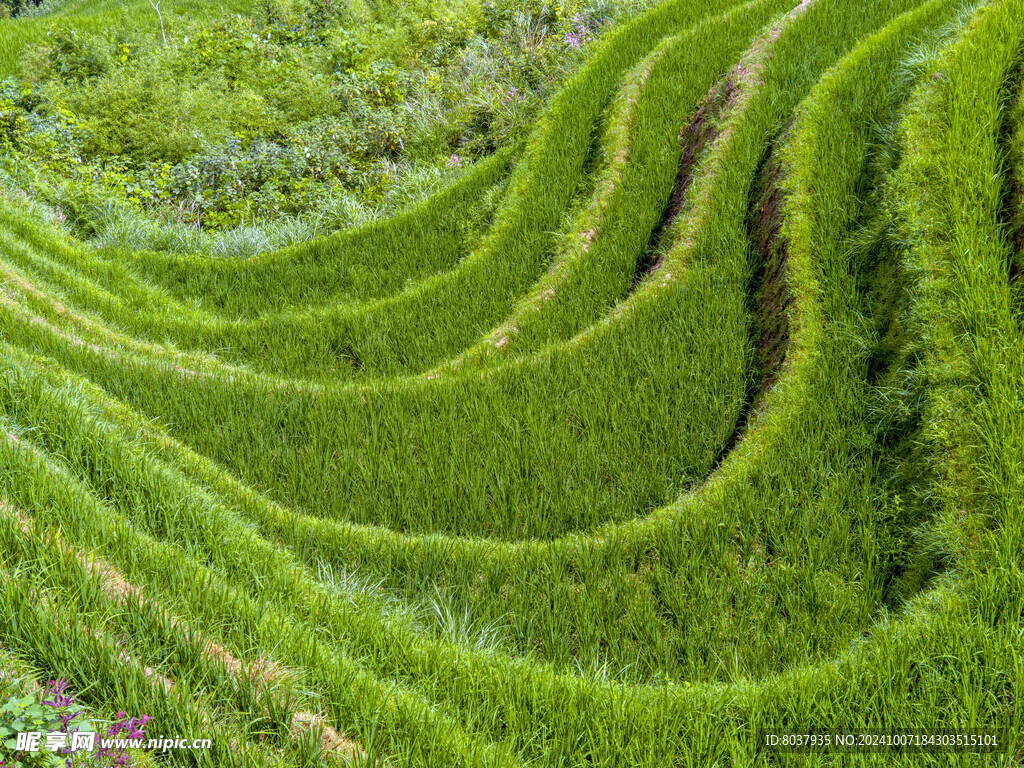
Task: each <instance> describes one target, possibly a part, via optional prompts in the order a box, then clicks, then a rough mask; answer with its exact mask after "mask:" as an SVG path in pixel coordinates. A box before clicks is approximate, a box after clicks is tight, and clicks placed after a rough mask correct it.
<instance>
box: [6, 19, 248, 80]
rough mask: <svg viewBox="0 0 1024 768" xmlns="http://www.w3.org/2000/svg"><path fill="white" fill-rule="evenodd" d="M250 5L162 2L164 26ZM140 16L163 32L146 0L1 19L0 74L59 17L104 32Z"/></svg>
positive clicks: (133, 24) (17, 64)
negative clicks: (189, 17) (182, 19)
mask: <svg viewBox="0 0 1024 768" xmlns="http://www.w3.org/2000/svg"><path fill="white" fill-rule="evenodd" d="M251 5H252V3H251V1H250V0H229V2H213V1H212V0H175V2H174V3H173V4H168V5H167V6H162V7H161V12H162V14H163V16H164V27H165V29H166V30H167V31H168V33H170V34H173V31H174V25H175V21H176V20H177V19H178V18H179V17H185V16H190V15H194V16H196V17H197V18H201V17H203V16H211V17H212V16H217V15H221V14H224V13H238V12H241V11H244V10H247V9H248V8H250V7H251ZM140 18H144V19H147V20H148V26H149V31H150V32H151V33H152V34H153V35H154V36H156V35H159V34H160V21H159V19H158V18H157V15H156V12H155V11H154V10H153V8H152V7H151V6H150V5H149V3H148V2H144V1H143V0H133V1H132V2H121V1H120V0H79V1H78V2H70V3H67V4H66V5H64V6H62V7H60V8H58V9H57V11H55V12H54V13H53V14H51V15H49V16H39V17H36V18H29V19H0V78H2V77H7V76H8V75H12V74H15V73H17V72H18V71H19V68H20V66H21V61H20V57H21V54H22V52H23V51H25V50H26V49H28V48H32V47H34V46H38V45H42V44H43V43H44V41H45V40H46V32H47V30H48V29H49V28H50V25H51V24H53V23H54V21H55V20H57V19H59V20H60V22H61V23H64V24H68V25H69V26H70V27H71V28H73V29H75V30H78V31H79V32H101V31H105V30H109V29H117V28H119V27H120V28H125V27H136V26H137V25H138V20H139V19H140Z"/></svg>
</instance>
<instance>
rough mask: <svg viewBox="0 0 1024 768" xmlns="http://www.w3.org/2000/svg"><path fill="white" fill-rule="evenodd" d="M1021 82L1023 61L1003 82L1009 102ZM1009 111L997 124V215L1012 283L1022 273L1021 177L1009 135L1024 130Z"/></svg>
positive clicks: (1023, 163) (1021, 95)
mask: <svg viewBox="0 0 1024 768" xmlns="http://www.w3.org/2000/svg"><path fill="white" fill-rule="evenodd" d="M1022 85H1024V63H1021V64H1018V65H1017V66H1016V67H1015V69H1014V71H1013V73H1012V74H1011V76H1010V80H1009V83H1008V84H1007V89H1008V90H1009V93H1010V96H1009V101H1010V105H1015V104H1017V103H1018V102H1019V101H1020V100H1021V99H1024V89H1022ZM1010 105H1008V106H1010ZM1013 112H1014V110H1013V109H1010V108H1008V109H1006V110H1004V112H1003V120H1002V125H1000V127H999V143H1000V147H1001V150H1002V155H1003V160H1004V169H1003V176H1004V178H1005V180H1006V183H1005V185H1004V187H1003V200H1002V207H1001V210H1000V216H1001V218H1002V221H1003V223H1004V224H1005V225H1006V227H1007V230H1008V236H1009V238H1010V242H1011V244H1012V245H1013V252H1012V253H1011V254H1010V264H1009V270H1010V282H1011V283H1016V282H1018V281H1019V280H1020V279H1021V276H1022V275H1024V179H1022V178H1021V176H1020V175H1019V174H1018V172H1017V171H1018V169H1020V168H1022V167H1024V157H1021V156H1020V153H1019V152H1017V151H1015V149H1014V144H1013V141H1012V139H1013V135H1014V133H1015V132H1016V131H1018V130H1024V127H1022V126H1018V125H1016V124H1015V123H1014V122H1013V121H1012V119H1011V115H1012V113H1013Z"/></svg>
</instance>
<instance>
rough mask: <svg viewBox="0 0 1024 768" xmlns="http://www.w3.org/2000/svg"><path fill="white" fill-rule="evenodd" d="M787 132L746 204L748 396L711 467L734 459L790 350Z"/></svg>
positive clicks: (760, 171)
mask: <svg viewBox="0 0 1024 768" xmlns="http://www.w3.org/2000/svg"><path fill="white" fill-rule="evenodd" d="M787 131H788V127H787V129H786V131H784V132H783V134H782V136H780V137H779V138H777V139H776V140H775V141H774V142H772V143H771V144H770V145H769V148H768V150H767V151H766V152H765V156H764V158H763V159H762V161H761V165H760V168H759V169H758V172H757V174H756V175H755V177H754V183H753V184H752V185H751V189H750V200H749V203H748V206H747V237H748V240H749V242H750V280H749V282H748V283H747V309H748V311H749V312H750V316H751V327H750V341H751V347H752V358H751V360H750V362H749V367H748V371H749V373H748V379H747V394H746V397H745V398H744V400H743V406H742V407H741V408H740V412H739V415H738V416H737V418H736V425H735V427H734V428H733V431H732V434H731V435H729V439H728V440H726V442H725V444H724V445H723V446H722V449H721V451H720V452H719V454H718V456H717V457H716V458H715V461H714V464H713V465H712V468H717V467H718V466H719V465H720V464H721V463H722V461H724V460H725V457H726V456H728V455H729V453H730V452H731V451H732V449H733V448H735V447H736V444H737V443H738V442H739V440H740V438H741V437H742V435H743V433H744V432H745V431H746V428H747V424H748V422H749V421H750V417H751V415H752V414H753V413H755V412H756V411H757V409H758V407H759V406H760V403H761V400H762V399H763V398H764V395H765V393H766V392H767V391H768V390H769V389H771V388H772V385H774V384H775V382H776V381H777V380H778V377H779V373H780V372H781V371H782V366H783V363H785V361H786V350H787V349H788V347H789V305H790V303H791V302H792V299H793V296H792V293H791V292H790V289H789V282H788V280H787V278H786V264H787V261H788V248H787V244H786V239H785V238H784V237H782V235H781V228H782V208H783V203H784V194H783V191H782V188H781V187H780V186H779V181H780V179H781V177H782V168H781V165H780V164H779V161H778V158H777V156H776V154H775V149H776V148H777V147H778V146H779V145H780V144H781V142H782V140H783V138H784V137H785V135H786V132H787Z"/></svg>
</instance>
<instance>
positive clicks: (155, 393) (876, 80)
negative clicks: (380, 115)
mask: <svg viewBox="0 0 1024 768" xmlns="http://www.w3.org/2000/svg"><path fill="white" fill-rule="evenodd" d="M1022 46H1024V0H993V1H991V2H975V3H964V2H962V1H961V0H929V2H920V0H875V1H874V2H870V3H853V2H848V0H804V1H803V2H801V3H799V4H798V5H796V6H795V7H794V5H793V2H792V0H750V1H749V2H737V1H736V0H666V2H664V3H661V4H660V5H658V6H656V7H655V8H653V9H652V10H651V11H649V12H647V13H646V14H645V15H642V16H640V17H638V18H636V19H635V20H633V21H631V22H629V23H628V24H625V25H624V26H622V27H620V28H618V29H616V30H614V31H613V32H611V33H610V34H609V35H608V36H607V37H606V38H605V39H604V40H603V41H602V42H601V44H600V47H599V49H598V50H596V51H595V52H594V53H593V55H592V56H591V57H590V58H589V59H588V61H587V64H586V65H585V66H584V67H583V68H582V69H581V70H580V71H579V72H578V73H577V74H576V75H574V76H573V77H572V78H571V79H570V80H569V81H568V82H567V83H566V84H565V85H564V87H563V88H562V90H561V91H560V92H559V93H558V95H557V96H556V97H555V98H554V99H553V100H552V101H551V102H550V104H549V105H548V106H547V107H546V109H545V111H544V113H543V115H542V117H541V118H540V119H539V120H538V122H537V124H536V125H535V127H534V129H533V131H532V134H531V136H530V139H529V141H528V142H527V143H526V145H525V146H522V147H517V148H514V151H505V152H501V153H499V154H497V155H495V156H494V157H493V158H491V159H489V160H487V161H485V162H483V163H481V164H480V165H479V166H478V167H477V168H475V169H473V170H472V171H470V172H469V173H468V174H466V175H465V176H464V177H462V178H461V179H460V180H459V181H457V182H455V183H454V185H453V186H450V187H448V188H446V189H444V190H442V191H440V192H438V193H437V194H436V195H435V196H434V197H432V198H430V199H428V200H427V201H426V202H424V203H422V204H420V205H418V206H415V207H413V208H411V209H409V210H408V211H406V212H404V213H402V214H400V215H398V216H396V217H395V218H393V219H390V220H388V221H386V222H383V223H380V224H375V225H371V226H368V227H365V228H362V229H358V230H354V231H350V232H345V233H343V234H339V235H337V236H333V237H331V238H328V239H326V240H321V241H316V242H312V243H308V244H304V245H301V246H295V247H292V248H290V249H287V250H284V251H279V252H274V253H269V254H265V255H262V256H257V257H254V258H251V259H248V260H244V261H243V260H211V259H210V258H207V257H200V256H190V255H184V256H183V255H173V254H166V253H143V252H124V251H114V250H103V249H99V250H97V249H95V248H90V247H87V246H86V245H84V244H82V243H80V242H75V241H73V240H71V239H69V238H68V237H67V236H66V235H64V234H63V233H62V232H60V231H59V230H57V229H55V228H54V227H52V226H50V225H48V224H47V223H46V222H44V221H41V220H39V219H38V218H35V217H33V216H32V215H30V213H29V212H27V211H26V210H25V209H24V208H23V207H20V206H19V204H18V203H17V201H16V200H15V199H13V198H9V199H5V200H4V201H3V202H2V205H0V280H2V290H0V334H2V343H0V364H2V367H3V371H4V373H3V376H2V378H0V418H2V421H3V428H4V430H5V432H6V439H4V440H0V489H2V494H3V503H2V505H0V605H2V606H3V610H2V613H0V642H2V644H3V645H4V646H5V647H6V648H8V649H11V650H12V651H15V652H17V653H18V654H20V655H21V656H22V657H25V658H28V659H30V660H31V662H32V663H33V664H34V665H35V666H36V667H39V668H42V669H47V670H51V671H52V674H53V676H54V677H57V676H63V677H66V678H68V679H70V680H72V681H73V683H74V685H75V686H76V687H77V689H79V690H82V691H84V692H85V693H84V694H83V695H84V697H85V698H86V699H87V700H88V701H91V702H94V703H96V705H97V706H106V705H107V704H111V703H116V707H117V708H119V709H122V710H125V711H140V712H141V711H145V712H147V713H149V714H151V715H153V716H154V718H155V722H156V723H157V724H158V726H159V730H160V732H162V733H166V734H171V733H174V734H198V735H202V736H204V737H208V738H212V740H213V747H212V749H211V750H210V751H209V752H171V753H169V754H168V755H165V756H164V757H163V758H161V759H162V760H167V761H169V762H172V763H175V764H177V763H178V762H180V763H182V764H190V765H191V764H194V763H195V762H197V761H198V762H199V763H200V764H209V765H216V766H222V765H240V766H268V765H277V764H279V765H310V766H312V765H321V764H324V763H326V762H332V761H333V762H339V761H341V762H344V761H349V762H354V763H356V764H365V765H369V764H379V765H386V766H405V765H408V766H438V767H439V768H441V767H444V768H447V767H448V766H467V767H469V766H474V767H476V766H495V767H497V766H502V767H506V766H507V767H509V768H511V767H512V766H552V767H553V766H566V767H568V766H713V765H717V766H748V765H790V764H800V765H805V764H811V765H861V764H865V765H866V764H872V765H874V764H878V765H1013V764H1018V763H1019V762H1020V761H1021V758H1022V755H1024V742H1022V741H1021V735H1020V734H1021V731H1022V722H1024V713H1022V712H1021V709H1020V707H1019V703H1018V702H1019V699H1018V697H1019V691H1020V689H1021V684H1022V682H1024V663H1022V657H1021V648H1022V645H1024V574H1022V570H1021V562H1022V554H1024V538H1022V537H1024V519H1022V513H1024V475H1022V472H1021V466H1022V465H1021V459H1020V457H1021V456H1022V455H1024V398H1022V391H1024V335H1022V314H1021V313H1022V311H1024V304H1022V298H1021V290H1022V289H1021V285H1022V283H1021V280H1020V274H1021V269H1022V267H1021V264H1022V262H1021V259H1022V247H1024V237H1022V234H1021V233H1022V232H1024V223H1022V222H1024V138H1022V137H1024V116H1022V115H1024V109H1022V106H1021V105H1022V101H1021V97H1020V71H1021V61H1022ZM471 210H472V211H474V213H473V215H472V216H470V215H469V214H468V212H469V211H471ZM481 212H483V215H481ZM466 220H473V221H480V220H483V221H485V225H484V226H483V228H482V229H481V230H480V231H468V230H467V228H466V227H465V226H464V225H463V222H464V221H466ZM981 731H984V732H986V733H993V734H998V737H999V739H1000V743H999V747H998V749H996V750H995V751H992V752H989V753H987V754H981V753H979V752H977V751H974V752H972V751H959V752H957V751H946V752H942V751H937V750H930V751H929V750H925V751H907V750H874V751H864V750H861V751H844V750H837V749H833V750H826V751H823V752H821V753H814V754H792V753H786V752H780V751H777V750H772V749H769V748H767V747H766V746H765V744H764V738H763V735H764V734H765V733H792V732H799V733H808V734H810V733H819V734H838V733H852V734H857V733H865V732H868V733H888V734H905V733H911V734H935V733H969V732H981ZM310 733H313V734H314V735H315V736H316V738H310V736H309V734H310ZM317 739H319V741H317Z"/></svg>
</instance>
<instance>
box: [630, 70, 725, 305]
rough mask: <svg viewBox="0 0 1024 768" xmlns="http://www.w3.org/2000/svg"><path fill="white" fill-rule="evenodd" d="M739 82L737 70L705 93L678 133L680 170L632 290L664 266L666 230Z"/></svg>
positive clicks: (641, 258) (711, 141) (684, 196)
mask: <svg viewBox="0 0 1024 768" xmlns="http://www.w3.org/2000/svg"><path fill="white" fill-rule="evenodd" d="M737 82H738V76H737V73H736V72H732V73H730V75H729V76H728V77H727V78H726V79H725V80H723V81H721V82H720V83H719V84H718V85H716V86H715V87H714V89H712V91H711V93H709V94H708V95H707V96H706V97H704V100H703V101H702V102H701V105H700V106H699V107H698V108H697V111H696V112H694V113H693V116H692V117H691V118H690V121H689V123H688V124H687V125H686V127H685V128H683V130H682V132H681V133H680V134H679V141H680V144H681V145H682V150H683V153H682V157H681V158H680V160H679V172H678V173H677V174H676V180H675V184H674V185H673V186H672V193H671V194H670V195H669V199H668V204H667V205H666V206H665V210H664V211H663V212H662V214H661V219H660V220H659V221H658V223H657V224H655V226H654V229H653V230H651V237H650V240H648V242H647V246H646V247H645V248H644V250H643V251H642V252H641V254H640V257H639V258H638V259H637V262H636V270H635V272H634V273H633V281H632V284H631V286H630V291H632V290H634V289H635V288H636V286H637V285H639V284H640V282H641V281H642V280H643V279H644V277H646V276H647V275H649V274H650V273H651V272H653V271H654V270H656V269H657V268H658V267H659V266H661V260H662V253H661V242H662V239H663V238H664V235H665V231H666V230H667V229H668V228H669V226H670V225H671V224H672V222H673V221H675V219H676V217H677V216H678V215H679V212H680V211H681V210H682V208H683V203H684V201H685V200H686V193H687V192H688V191H689V189H690V186H691V185H692V184H693V178H694V172H695V170H696V168H695V166H696V165H697V162H698V160H699V159H700V158H701V157H702V156H703V155H704V150H705V149H706V148H707V147H709V146H710V145H711V144H713V143H714V141H715V139H716V138H718V134H719V125H720V121H721V118H722V115H723V114H724V113H725V111H726V109H727V107H728V106H729V105H731V104H732V102H733V101H734V98H735V94H736V91H737Z"/></svg>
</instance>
